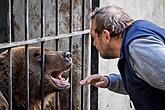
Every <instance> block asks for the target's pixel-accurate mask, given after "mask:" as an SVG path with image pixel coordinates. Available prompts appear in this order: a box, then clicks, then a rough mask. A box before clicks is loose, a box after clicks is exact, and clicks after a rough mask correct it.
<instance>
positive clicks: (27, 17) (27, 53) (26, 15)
mask: <svg viewBox="0 0 165 110" xmlns="http://www.w3.org/2000/svg"><path fill="white" fill-rule="evenodd" d="M24 12H25V40H29V0H25V10H24ZM25 74H26V80H25V81H26V82H25V84H26V86H25V87H26V90H25V96H26V110H29V48H28V45H25Z"/></svg>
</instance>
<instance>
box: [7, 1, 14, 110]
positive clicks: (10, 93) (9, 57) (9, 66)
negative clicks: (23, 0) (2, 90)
mask: <svg viewBox="0 0 165 110" xmlns="http://www.w3.org/2000/svg"><path fill="white" fill-rule="evenodd" d="M12 13H13V10H12V1H11V0H9V1H8V37H9V43H11V42H12ZM8 55H9V56H8V96H9V97H8V101H9V110H12V103H13V100H12V97H13V96H12V52H11V48H8Z"/></svg>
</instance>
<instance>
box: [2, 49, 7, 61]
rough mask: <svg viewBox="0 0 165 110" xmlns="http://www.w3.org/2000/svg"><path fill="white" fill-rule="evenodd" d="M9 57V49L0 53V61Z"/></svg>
mask: <svg viewBox="0 0 165 110" xmlns="http://www.w3.org/2000/svg"><path fill="white" fill-rule="evenodd" d="M7 57H8V54H7V51H4V52H2V53H0V61H3V60H5V59H6V58H7Z"/></svg>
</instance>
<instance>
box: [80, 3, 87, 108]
mask: <svg viewBox="0 0 165 110" xmlns="http://www.w3.org/2000/svg"><path fill="white" fill-rule="evenodd" d="M85 3H86V0H82V30H84V28H85V18H84V17H85V8H86V7H85ZM81 51H82V53H81V55H82V57H81V58H82V60H81V65H82V67H81V80H82V79H84V34H83V35H82V50H81ZM83 106H84V88H83V86H81V110H84V109H83V108H84V107H83Z"/></svg>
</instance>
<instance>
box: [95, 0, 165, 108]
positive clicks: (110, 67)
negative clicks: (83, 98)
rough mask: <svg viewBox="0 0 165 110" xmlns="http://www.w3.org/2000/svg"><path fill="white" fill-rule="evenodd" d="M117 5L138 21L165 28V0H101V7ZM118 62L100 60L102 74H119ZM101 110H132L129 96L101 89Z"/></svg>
mask: <svg viewBox="0 0 165 110" xmlns="http://www.w3.org/2000/svg"><path fill="white" fill-rule="evenodd" d="M107 5H117V6H120V7H121V8H123V9H124V10H125V11H126V12H127V13H128V14H129V15H130V16H132V17H133V18H134V19H135V20H136V19H146V20H150V21H152V22H154V23H156V24H158V25H160V26H162V27H165V0H100V6H101V7H102V6H107ZM117 61H118V60H117V59H116V60H110V61H109V60H104V59H102V58H100V64H99V72H100V74H107V73H112V72H115V73H119V72H118V70H117V66H116V65H117ZM98 103H99V110H132V109H130V104H129V103H130V100H129V97H128V96H125V95H121V94H116V93H113V92H111V91H109V90H107V89H99V102H98Z"/></svg>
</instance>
